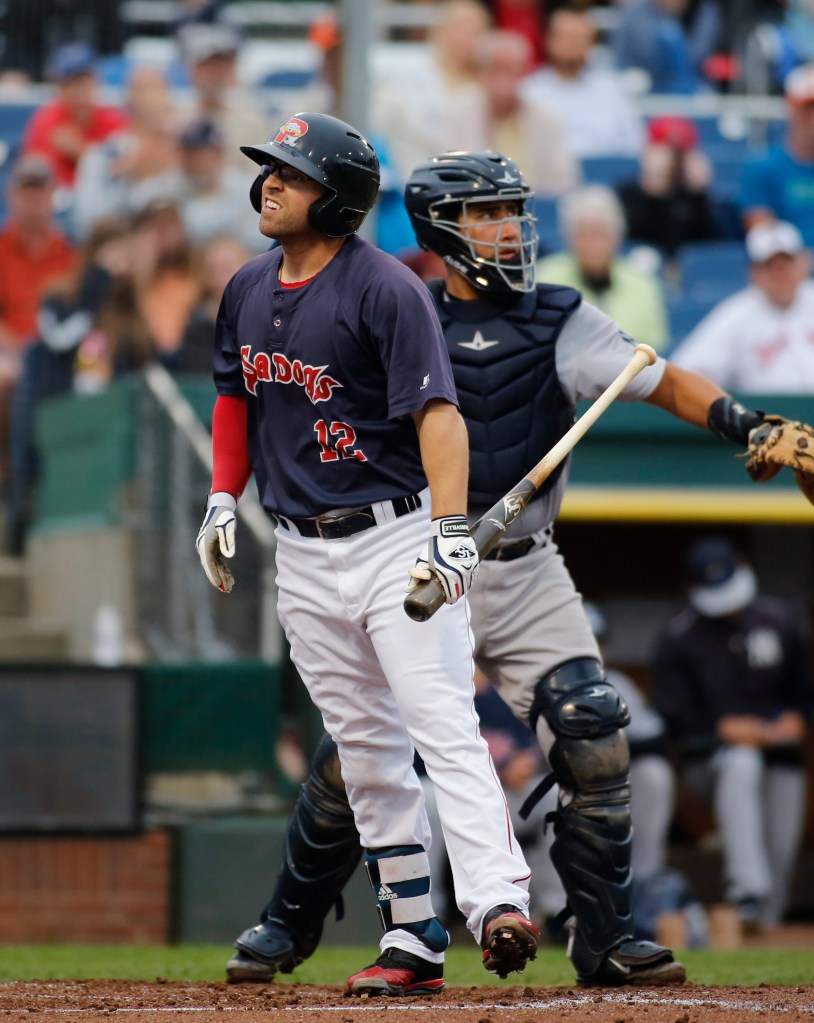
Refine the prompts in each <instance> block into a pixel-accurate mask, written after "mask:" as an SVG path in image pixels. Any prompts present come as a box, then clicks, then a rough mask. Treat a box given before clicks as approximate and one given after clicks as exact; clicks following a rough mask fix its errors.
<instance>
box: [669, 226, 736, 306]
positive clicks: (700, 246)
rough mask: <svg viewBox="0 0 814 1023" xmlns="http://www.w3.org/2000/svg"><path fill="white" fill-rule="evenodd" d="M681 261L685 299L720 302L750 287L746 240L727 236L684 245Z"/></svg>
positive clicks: (679, 260)
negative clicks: (748, 283) (737, 239)
mask: <svg viewBox="0 0 814 1023" xmlns="http://www.w3.org/2000/svg"><path fill="white" fill-rule="evenodd" d="M677 262H678V270H679V286H680V289H681V295H682V297H683V298H686V299H692V300H696V301H699V302H719V301H720V300H721V299H722V298H725V297H726V296H727V295H731V294H733V293H734V292H736V291H739V290H740V289H741V288H745V287H746V284H747V280H748V271H749V262H748V260H747V258H746V250H745V248H744V245H743V242H742V241H736V240H734V239H733V240H729V239H725V240H722V241H710V242H692V243H689V244H687V245H682V246H681V248H680V249H679V250H678V253H677Z"/></svg>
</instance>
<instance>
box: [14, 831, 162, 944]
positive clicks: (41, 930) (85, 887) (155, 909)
mask: <svg viewBox="0 0 814 1023" xmlns="http://www.w3.org/2000/svg"><path fill="white" fill-rule="evenodd" d="M170 869H171V857H170V838H169V835H168V834H167V833H165V832H161V831H150V832H147V833H146V834H143V835H137V836H132V837H130V836H127V837H125V836H111V837H87V838H86V837H81V838H80V837H52V836H42V837H39V836H38V837H32V838H10V837H9V838H1V839H0V943H25V942H31V943H34V942H57V941H59V942H63V941H64V942H72V941H73V942H88V943H108V942H109V943H117V942H121V943H130V942H138V943H142V944H161V943H164V942H166V941H167V940H168V937H169V919H170Z"/></svg>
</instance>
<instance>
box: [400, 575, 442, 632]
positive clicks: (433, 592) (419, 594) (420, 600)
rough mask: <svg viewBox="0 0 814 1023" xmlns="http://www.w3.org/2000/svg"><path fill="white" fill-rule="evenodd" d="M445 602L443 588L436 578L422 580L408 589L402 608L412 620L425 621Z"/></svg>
mask: <svg viewBox="0 0 814 1023" xmlns="http://www.w3.org/2000/svg"><path fill="white" fill-rule="evenodd" d="M444 603H446V598H445V597H444V590H443V587H442V586H441V583H440V582H439V581H438V579H437V578H436V577H435V576H433V577H432V578H431V579H427V580H425V581H422V582H420V583H419V584H418V586H416V587H415V589H413V590H410V592H409V593H408V594H407V596H406V597H405V598H404V610H405V612H406V613H407V617H408V618H412V620H413V621H414V622H426V621H428V620H429V619H430V618H432V616H433V615H434V614H435V612H436V611H437V610H438V608H439V607H441V605H442V604H444Z"/></svg>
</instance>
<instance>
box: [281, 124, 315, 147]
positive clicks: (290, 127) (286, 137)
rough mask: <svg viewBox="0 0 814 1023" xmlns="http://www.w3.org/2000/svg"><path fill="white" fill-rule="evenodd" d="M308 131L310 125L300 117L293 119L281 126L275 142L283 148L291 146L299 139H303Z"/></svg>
mask: <svg viewBox="0 0 814 1023" xmlns="http://www.w3.org/2000/svg"><path fill="white" fill-rule="evenodd" d="M307 131H308V125H307V124H306V122H305V121H303V120H302V119H301V118H299V117H292V118H291V119H290V120H289V121H286V123H285V124H284V125H282V126H281V128H280V130H279V131H278V132H277V134H276V136H275V137H274V141H275V142H276V143H277V144H278V145H281V146H284V145H290V144H291V143H292V142H296V141H297V139H301V138H302V137H303V135H304V134H305V133H306V132H307Z"/></svg>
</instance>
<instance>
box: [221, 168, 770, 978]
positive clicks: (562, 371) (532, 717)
mask: <svg viewBox="0 0 814 1023" xmlns="http://www.w3.org/2000/svg"><path fill="white" fill-rule="evenodd" d="M405 199H406V205H407V210H408V212H409V214H410V218H411V220H412V223H413V227H414V229H415V232H416V235H417V237H418V240H419V242H420V243H421V245H422V246H423V247H424V248H426V249H429V250H430V251H432V252H435V253H437V254H438V255H440V256H441V257H442V258H443V259H444V260H445V262H446V264H447V273H448V276H447V282H446V285H445V286H444V285H443V284H442V283H441V282H434V283H432V284H431V285H430V292H431V294H432V296H433V298H434V301H435V304H436V308H437V310H438V314H439V317H440V320H441V323H442V326H443V330H444V336H445V340H446V344H447V349H448V351H449V355H450V358H451V362H452V367H453V371H454V374H455V382H456V385H457V393H458V400H459V402H460V407H461V411H462V413H463V415H464V418H465V420H466V423H467V426H468V429H469V438H470V479H469V503H470V514H471V515H472V516H473V517H476V516H477V515H478V514H479V513H480V512H483V511H485V510H486V509H488V508H489V507H490V506H491V505H492V504H493V503H494V502H495V501H496V500H498V499H499V498H500V497H501V496H502V495H503V494H505V493H506V492H507V491H508V490H510V489H511V488H512V487H513V486H514V484H515V483H516V482H517V480H518V479H521V478H522V477H523V476H524V475H525V473H526V472H527V471H528V469H529V468H530V467H531V466H532V465H534V464H535V463H536V462H537V461H538V460H539V458H540V457H541V456H542V454H543V453H545V452H546V451H547V450H549V449H550V448H551V447H552V446H553V445H554V443H555V442H556V441H557V440H559V438H560V437H561V436H562V435H563V433H565V431H566V430H567V429H568V427H569V426H570V424H571V423H572V421H573V418H574V405H575V403H576V402H577V401H578V400H579V399H581V398H587V399H593V398H596V397H597V396H598V395H599V394H600V393H601V392H602V391H603V390H604V389H605V388H606V387H607V386H608V385H609V384H610V383H611V381H612V380H613V379H614V378H615V377H616V375H617V374H618V373H619V371H620V370H621V369H622V368H623V367H624V366H625V365H627V363H628V361H629V359H630V355H631V351H632V348H631V345H632V342H631V339H630V338H628V337H626V336H625V335H624V334H623V333H622V332H621V331H620V330H619V328H618V327H617V326H616V325H615V324H614V323H613V322H612V321H611V320H610V319H608V317H607V316H605V315H604V314H603V313H602V312H600V311H599V310H598V309H596V308H595V307H593V306H591V305H590V304H588V303H587V302H584V301H582V300H581V296H580V294H579V293H578V292H577V291H574V290H573V289H570V288H565V287H560V286H549V285H544V284H535V282H534V260H535V255H536V237H535V230H534V221H533V217H532V213H531V203H532V194H531V192H530V190H529V188H528V186H527V185H526V182H525V181H524V179H523V176H522V174H521V172H520V171H519V169H518V168H517V167H516V165H515V164H513V163H512V162H511V161H510V160H507V159H505V158H503V157H501V156H500V155H499V154H496V153H489V152H487V153H449V154H444V155H442V156H438V157H435V158H434V159H432V160H430V161H428V162H426V163H424V164H422V165H420V166H419V167H418V168H417V169H416V170H415V171H414V173H413V174H412V176H411V177H410V179H409V181H408V183H407V188H406V196H405ZM623 398H624V399H627V400H644V401H648V402H651V403H652V404H655V405H658V406H660V407H662V408H664V409H666V410H667V411H668V412H670V413H672V414H673V415H676V416H679V417H680V418H682V419H684V420H686V421H687V422H690V423H693V424H695V425H696V426H699V427H706V428H709V429H710V430H711V431H712V432H713V433H715V434H717V435H719V436H722V437H725V438H727V439H729V440H732V441H734V442H736V443H740V444H745V443H746V441H747V438H748V436H749V433H750V431H751V430H752V429H753V428H754V427H755V426H757V425H759V424H761V422H762V419H761V416H760V415H759V414H757V413H754V412H751V411H750V410H748V409H745V408H744V407H743V406H741V405H739V404H738V403H736V402H734V401H733V400H732V399H731V398H730V397H729V396H727V395H726V394H725V393H724V392H723V391H721V390H720V388H718V387H717V386H716V385H714V384H712V383H710V382H709V381H708V380H705V379H704V378H703V377H700V376H697V375H695V374H692V373H690V372H687V371H685V370H680V369H678V368H677V367H674V366H671V365H669V364H668V363H666V362H665V361H664V360H663V359H659V360H658V361H657V362H656V364H655V365H653V366H652V367H650V368H648V369H645V370H644V371H643V372H641V373H640V374H639V375H638V376H637V377H636V378H635V379H634V380H633V382H632V383H631V384H630V385H629V386H628V388H627V389H626V391H625V392H624V394H623ZM567 473H568V468H567V464H564V465H562V466H561V467H560V468H559V470H558V471H556V472H555V473H554V474H553V475H552V476H551V477H549V479H548V480H547V481H546V483H545V484H544V486H543V488H542V489H541V492H540V493H539V495H538V497H537V499H536V500H534V501H533V502H532V503H531V504H530V505H529V506H528V507H527V508H526V509H525V511H524V512H523V513H522V515H520V517H519V518H518V519H516V520H515V522H514V523H513V525H512V526H511V528H510V530H509V531H508V534H507V535H506V537H505V540H504V541H503V542H502V543H501V545H500V546H499V547H498V548H497V549H496V550H495V551H493V552H492V553H491V554H490V555H488V557H487V558H486V559H485V561H484V562H483V564H482V565H481V566H480V572H479V576H478V579H477V582H476V584H475V586H474V588H473V589H472V591H471V592H470V605H471V608H472V623H473V631H474V633H475V640H476V647H475V658H476V660H477V662H478V664H479V666H481V667H482V668H483V671H484V673H485V674H486V675H487V677H489V678H490V679H492V680H494V681H495V683H496V684H497V685H498V686H499V689H500V693H501V695H502V696H503V698H504V699H505V700H506V701H507V703H508V704H509V705H510V707H511V708H512V710H513V711H514V713H515V714H516V715H517V717H518V718H519V719H520V720H521V721H523V722H525V723H526V724H528V725H529V726H530V727H531V728H532V729H533V730H534V731H535V732H536V734H537V736H538V740H539V742H540V745H541V747H542V750H543V752H544V753H545V755H546V757H547V760H548V763H549V765H550V768H551V782H552V783H553V782H557V783H558V785H559V803H558V810H557V812H556V820H555V824H554V827H555V835H556V837H555V840H554V843H553V846H552V853H551V855H552V859H553V861H554V865H555V867H556V869H557V871H558V873H559V875H560V878H561V880H562V882H563V886H564V888H565V892H566V894H567V899H568V905H567V908H566V914H565V915H566V917H567V918H568V921H569V929H570V940H569V945H568V955H569V956H570V958H571V961H572V963H573V965H574V967H575V970H576V973H577V978H578V980H579V982H580V983H581V984H586V985H606V984H643V985H644V984H647V985H649V984H674V983H680V982H682V981H683V980H684V978H685V970H684V967H683V966H682V965H681V964H680V963H677V962H675V961H674V958H673V955H672V953H671V952H670V951H669V950H668V949H666V948H663V947H661V946H660V945H657V944H654V943H652V942H642V941H633V940H632V938H631V935H632V933H633V929H632V919H631V908H630V907H631V869H630V854H631V824H630V792H629V785H628V765H629V755H628V746H627V741H626V738H625V734H624V731H623V729H624V727H625V725H626V724H627V721H628V714H627V708H626V707H625V705H624V702H623V701H622V700H621V698H620V697H619V695H618V694H617V693H616V691H615V690H614V689H613V687H612V686H611V685H609V684H608V682H607V680H606V678H605V673H604V670H603V667H602V663H601V659H600V654H599V650H598V648H597V644H596V640H595V638H594V636H593V633H592V631H591V628H590V626H589V623H588V621H587V619H586V616H585V613H584V610H583V606H582V601H581V598H580V595H579V594H578V593H577V591H576V589H575V587H574V584H573V582H572V580H571V578H570V575H569V573H568V571H567V569H566V567H565V565H564V563H563V560H562V557H561V556H560V554H559V552H558V550H557V546H556V543H555V542H554V538H553V534H552V524H553V522H554V520H555V518H556V516H557V513H558V511H559V507H560V503H561V501H562V496H563V492H564V489H565V485H566V479H567ZM343 774H344V765H343ZM345 781H346V782H347V779H345ZM352 826H353V822H352V817H351V816H350V814H349V812H348V810H347V804H346V801H345V799H344V794H343V790H342V787H341V778H340V774H339V768H338V765H337V763H336V757H335V754H334V753H333V750H332V743H331V740H330V739H328V738H326V739H324V740H323V742H322V743H321V744H320V746H319V748H318V750H317V753H316V755H315V758H314V761H313V764H312V767H311V772H310V775H309V778H308V779H307V781H306V782H305V784H304V786H303V788H302V790H301V792H300V795H299V797H298V800H297V803H296V805H295V808H294V811H293V813H292V816H291V819H290V821H289V827H288V834H287V840H286V852H285V855H284V857H283V862H282V865H281V873H280V876H279V878H278V882H277V887H276V889H275V892H274V894H273V896H272V898H271V900H270V901H269V903H268V904H267V905H266V907H265V909H264V910H263V913H262V915H261V922H260V924H258V925H257V926H256V927H252V928H249V929H248V930H246V931H245V932H244V933H243V934H241V935H240V937H239V938H238V939H237V941H236V943H235V944H236V948H237V952H236V953H235V954H234V955H233V957H232V958H231V959H230V961H229V963H228V964H227V975H228V977H229V979H230V980H232V981H242V980H260V981H265V982H267V981H269V980H270V979H272V978H273V976H274V973H275V971H276V970H281V971H283V972H290V971H291V969H293V968H294V967H295V966H296V965H297V964H298V963H299V962H302V960H303V959H304V958H305V957H307V956H308V955H310V954H311V953H312V952H313V950H314V948H316V945H317V943H318V941H319V938H320V935H321V929H322V923H323V920H324V919H325V916H326V915H327V913H328V911H329V910H330V908H331V906H332V905H333V903H334V902H335V900H336V899H337V897H338V895H339V893H340V891H341V889H342V886H343V885H344V883H345V881H346V880H347V878H348V877H349V876H350V874H351V873H352V872H353V870H354V868H355V865H356V862H357V861H358V854H357V853H355V852H354V849H353V842H352V837H351V829H352ZM445 830H446V829H445ZM452 855H453V859H454V857H455V855H456V853H455V851H454V850H453V851H452Z"/></svg>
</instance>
